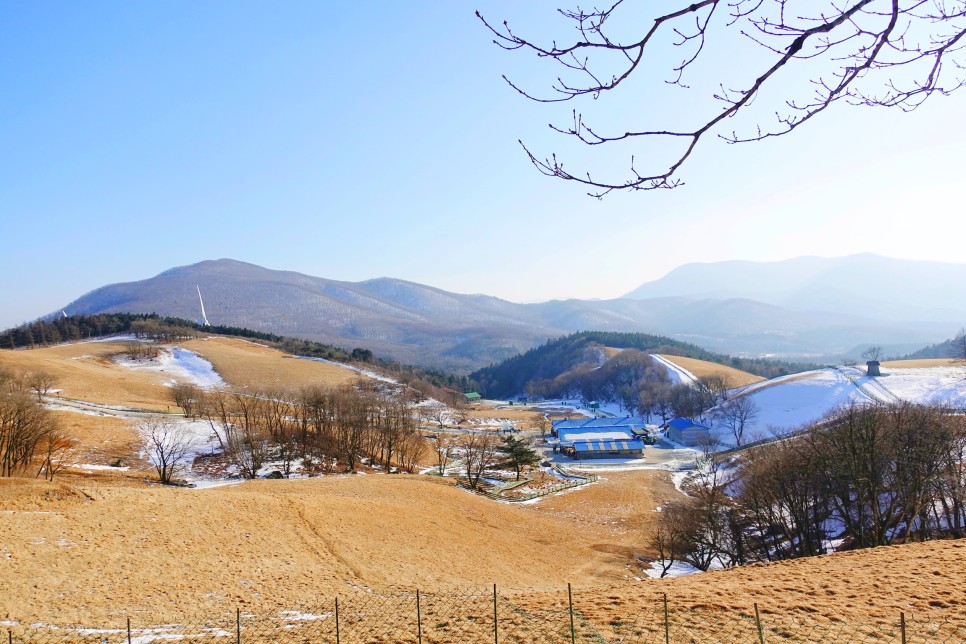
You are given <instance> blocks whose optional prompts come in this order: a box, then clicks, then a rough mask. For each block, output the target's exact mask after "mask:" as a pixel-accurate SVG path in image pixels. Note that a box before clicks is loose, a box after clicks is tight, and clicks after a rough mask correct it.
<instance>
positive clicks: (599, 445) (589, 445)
mask: <svg viewBox="0 0 966 644" xmlns="http://www.w3.org/2000/svg"><path fill="white" fill-rule="evenodd" d="M643 449H644V441H642V440H640V439H636V440H618V441H608V440H599V441H575V442H574V451H575V452H580V453H591V452H617V451H625V450H642V451H643Z"/></svg>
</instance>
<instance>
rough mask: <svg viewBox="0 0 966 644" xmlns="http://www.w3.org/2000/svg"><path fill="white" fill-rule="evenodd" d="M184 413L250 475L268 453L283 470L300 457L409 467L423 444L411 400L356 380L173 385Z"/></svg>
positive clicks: (351, 466)
mask: <svg viewBox="0 0 966 644" xmlns="http://www.w3.org/2000/svg"><path fill="white" fill-rule="evenodd" d="M172 399H173V400H174V402H175V404H177V405H178V406H179V407H181V409H182V410H183V411H184V414H185V416H189V417H197V418H201V419H204V420H205V421H207V422H208V424H209V426H210V428H211V431H212V434H213V435H214V437H215V439H216V441H217V442H218V445H219V447H220V449H221V451H222V452H223V454H224V455H225V457H226V458H227V459H228V460H229V461H230V462H231V464H232V465H234V466H235V467H236V468H237V469H238V472H239V473H240V474H241V475H242V476H244V477H246V478H254V477H255V476H256V475H257V473H258V471H259V470H260V469H261V468H262V466H263V465H264V464H265V463H266V462H269V461H275V462H279V463H280V466H281V469H282V471H283V473H284V474H286V475H287V474H290V473H291V472H292V470H293V469H294V467H295V466H296V465H297V464H301V465H302V467H304V468H306V469H319V470H321V471H332V470H333V469H334V468H335V467H337V464H341V465H342V467H343V468H344V469H345V471H348V472H351V471H354V470H355V469H356V468H357V467H358V465H359V463H360V462H362V461H363V460H364V459H368V460H369V461H370V462H371V463H378V464H379V465H380V466H381V467H382V468H383V469H385V471H386V472H389V471H391V469H392V468H393V467H398V468H399V469H402V470H405V471H407V472H411V471H413V470H414V469H415V467H416V464H417V462H418V460H419V458H420V456H421V454H422V452H423V450H424V448H425V439H424V437H423V435H422V434H421V433H420V432H419V431H418V429H417V423H416V416H415V414H414V412H413V408H412V406H411V405H410V404H409V403H408V402H407V401H406V400H405V398H404V397H403V396H400V395H398V394H396V393H393V392H388V391H382V390H380V389H378V388H376V387H372V386H363V385H354V386H345V387H340V388H331V389H329V388H323V387H319V386H309V387H304V388H302V389H299V390H264V391H250V392H244V393H241V392H229V391H222V390H214V391H204V390H202V389H200V388H198V387H194V386H191V385H178V386H176V387H173V388H172Z"/></svg>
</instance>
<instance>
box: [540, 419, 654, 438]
mask: <svg viewBox="0 0 966 644" xmlns="http://www.w3.org/2000/svg"><path fill="white" fill-rule="evenodd" d="M646 424H647V423H645V422H644V419H643V418H637V417H634V416H623V417H621V418H574V419H570V420H555V421H553V429H552V430H551V433H552V434H553V435H554V436H557V435H558V431H559V430H561V429H588V430H589V429H600V428H605V427H606V428H607V429H612V428H614V427H619V428H621V429H627V430H628V431H630V432H631V433H633V434H635V435H637V436H642V435H644V434H645V433H646V431H645V429H644V428H645V426H646Z"/></svg>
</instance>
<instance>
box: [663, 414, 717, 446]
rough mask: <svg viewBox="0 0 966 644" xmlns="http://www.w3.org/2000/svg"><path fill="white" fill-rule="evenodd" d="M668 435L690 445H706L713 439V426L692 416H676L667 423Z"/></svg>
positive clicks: (676, 441) (677, 441)
mask: <svg viewBox="0 0 966 644" xmlns="http://www.w3.org/2000/svg"><path fill="white" fill-rule="evenodd" d="M667 437H668V438H670V439H671V440H672V441H674V442H675V443H681V444H682V445H688V446H689V447H694V446H696V445H706V444H707V443H708V442H709V441H710V440H711V428H710V427H708V426H707V425H702V424H701V423H697V422H695V421H693V420H692V419H690V418H675V419H674V420H672V421H671V422H669V423H668V424H667Z"/></svg>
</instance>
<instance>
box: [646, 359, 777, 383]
mask: <svg viewBox="0 0 966 644" xmlns="http://www.w3.org/2000/svg"><path fill="white" fill-rule="evenodd" d="M661 357H662V358H665V359H666V360H669V361H670V362H673V363H674V364H676V365H677V366H679V367H681V368H682V369H687V370H688V371H690V372H691V373H692V374H694V376H695V377H696V378H701V377H704V376H712V375H721V376H725V377H727V378H729V379H730V380H731V382H732V383H734V386H735V387H744V386H745V385H750V384H752V383H755V382H761V381H762V380H765V379H764V378H762V377H761V376H756V375H755V374H753V373H748V372H747V371H741V370H740V369H735V368H734V367H728V366H726V365H720V364H717V363H714V362H708V361H706V360H698V359H697V358H684V357H682V356H672V355H667V354H664V355H662V356H661Z"/></svg>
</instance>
